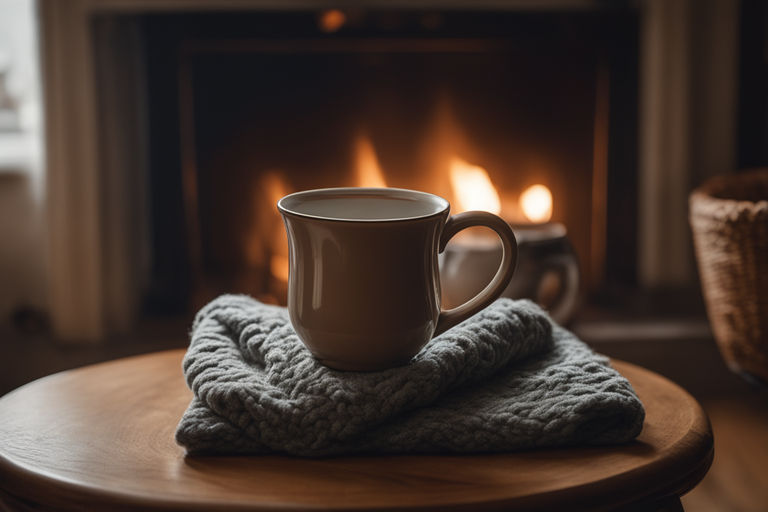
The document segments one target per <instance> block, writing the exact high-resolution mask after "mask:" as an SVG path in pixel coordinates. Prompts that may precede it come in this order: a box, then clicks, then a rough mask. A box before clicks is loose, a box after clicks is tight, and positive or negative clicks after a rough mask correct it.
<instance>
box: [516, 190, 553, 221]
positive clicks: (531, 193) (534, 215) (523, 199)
mask: <svg viewBox="0 0 768 512" xmlns="http://www.w3.org/2000/svg"><path fill="white" fill-rule="evenodd" d="M520 206H521V208H522V209H523V214H524V215H525V216H526V218H527V219H528V220H530V221H531V222H547V221H548V220H549V219H551V218H552V193H551V192H550V191H549V189H548V188H547V187H545V186H544V185H532V186H530V187H528V188H527V189H525V190H524V191H523V193H522V194H520Z"/></svg>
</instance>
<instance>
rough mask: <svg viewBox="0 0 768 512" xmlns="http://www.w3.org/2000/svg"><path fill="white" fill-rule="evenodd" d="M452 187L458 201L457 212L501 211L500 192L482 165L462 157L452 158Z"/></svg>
mask: <svg viewBox="0 0 768 512" xmlns="http://www.w3.org/2000/svg"><path fill="white" fill-rule="evenodd" d="M451 187H452V188H453V195H454V197H455V198H456V202H457V205H456V206H457V207H458V208H457V209H456V212H457V213H458V212H466V211H469V210H484V211H487V212H491V213H496V214H498V213H500V212H501V200H500V199H499V193H498V192H497V191H496V188H495V187H494V186H493V183H491V178H490V177H489V176H488V173H487V172H486V170H485V169H483V168H482V167H479V166H477V165H472V164H470V163H468V162H465V161H464V160H462V159H461V158H457V157H454V158H452V159H451Z"/></svg>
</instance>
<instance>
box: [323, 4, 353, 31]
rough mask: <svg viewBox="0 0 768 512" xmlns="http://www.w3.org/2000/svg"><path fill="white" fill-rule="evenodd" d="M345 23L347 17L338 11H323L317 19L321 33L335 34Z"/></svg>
mask: <svg viewBox="0 0 768 512" xmlns="http://www.w3.org/2000/svg"><path fill="white" fill-rule="evenodd" d="M346 22H347V16H346V15H345V14H344V13H343V12H341V11H340V10H338V9H328V10H327V11H323V13H322V14H321V15H320V18H319V19H318V24H319V25H320V30H322V31H323V32H328V33H330V32H336V31H337V30H339V29H340V28H341V27H343V26H344V24H345V23H346Z"/></svg>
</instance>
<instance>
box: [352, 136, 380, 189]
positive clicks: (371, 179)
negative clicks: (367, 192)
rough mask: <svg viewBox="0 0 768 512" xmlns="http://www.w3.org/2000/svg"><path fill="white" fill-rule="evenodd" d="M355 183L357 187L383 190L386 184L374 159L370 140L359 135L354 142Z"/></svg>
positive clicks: (374, 152)
mask: <svg viewBox="0 0 768 512" xmlns="http://www.w3.org/2000/svg"><path fill="white" fill-rule="evenodd" d="M355 163H356V166H355V174H356V176H355V181H356V186H358V187H379V188H384V187H386V186H387V182H386V180H385V179H384V173H383V172H382V170H381V166H380V165H379V159H378V158H377V157H376V150H375V149H374V148H373V144H372V143H371V139H369V138H368V137H366V136H365V135H360V136H358V137H357V140H356V141H355Z"/></svg>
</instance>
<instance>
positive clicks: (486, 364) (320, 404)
mask: <svg viewBox="0 0 768 512" xmlns="http://www.w3.org/2000/svg"><path fill="white" fill-rule="evenodd" d="M183 369H184V375H185V376H186V379H187V383H188V385H189V387H190V389H192V391H193V393H194V397H193V399H192V403H191V404H190V406H189V408H188V409H187V411H186V412H185V413H184V416H183V417H182V419H181V422H180V423H179V425H178V428H177V431H176V441H177V442H178V443H179V444H180V445H182V446H184V447H185V448H186V449H187V451H188V452H190V453H219V454H225V453H231V454H234V453H254V454H255V453H272V452H283V453H290V454H295V455H303V456H324V455H336V454H345V453H361V452H369V453H385V452H386V453H407V452H410V453H434V452H454V453H459V452H463V453H469V452H490V451H494V452H495V451H511V450H521V449H529V448H536V447H552V446H569V445H585V444H613V443H623V442H628V441H630V440H632V439H634V438H635V437H636V436H637V435H638V434H639V433H640V430H641V429H642V425H643V418H644V416H645V412H644V410H643V406H642V404H641V403H640V400H639V399H638V398H637V396H636V395H635V393H634V391H633V390H632V387H631V386H630V384H629V382H628V381H627V380H626V379H625V378H624V377H622V376H621V375H619V374H618V373H617V372H616V371H615V370H613V369H612V368H611V367H610V366H609V364H608V360H607V359H606V358H605V357H603V356H599V355H596V354H595V353H593V352H592V351H591V350H590V349H589V348H588V347H587V346H586V345H585V344H584V343H582V342H581V341H579V340H578V339H577V338H576V337H575V336H574V335H573V334H571V333H569V332H568V331H566V330H565V329H563V328H561V327H558V326H557V325H555V324H553V323H552V321H551V320H550V319H549V317H548V316H547V315H546V313H544V312H543V311H542V310H541V309H540V308H539V307H538V306H536V305H534V304H533V303H531V302H528V301H512V300H509V299H500V300H498V301H496V302H495V303H494V304H492V305H491V306H490V307H488V308H486V309H485V310H483V311H482V312H480V313H479V314H477V315H475V316H474V317H472V318H470V319H469V320H466V321H465V322H463V323H462V324H460V325H458V326H456V327H454V328H453V329H450V330H448V331H447V332H445V333H443V334H441V335H440V336H438V337H436V338H435V339H433V340H432V341H430V342H429V343H428V344H427V345H426V346H425V347H424V349H423V350H422V351H421V352H420V353H419V354H418V355H417V356H416V357H414V359H413V360H412V361H411V362H410V363H409V364H408V365H406V366H402V367H399V368H392V369H389V370H385V371H380V372H372V373H356V372H340V371H336V370H332V369H330V368H327V367H325V366H323V365H321V364H320V363H318V362H317V361H316V360H315V359H314V358H313V357H312V356H311V355H310V353H309V351H308V350H307V349H306V348H305V347H304V345H303V344H302V343H301V341H300V340H299V338H298V337H297V336H296V334H295V332H294V331H293V328H292V327H291V323H290V321H289V319H288V313H287V311H286V310H285V309H284V308H280V307H276V306H268V305H264V304H261V303H259V302H257V301H255V300H253V299H251V298H249V297H245V296H234V295H225V296H222V297H219V298H218V299H216V300H215V301H213V302H211V303H210V304H208V305H207V306H206V307H204V308H203V309H202V310H201V311H200V312H199V313H198V314H197V317H196V319H195V322H194V325H193V328H192V341H191V344H190V347H189V350H188V351H187V354H186V356H185V357H184V363H183Z"/></svg>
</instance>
